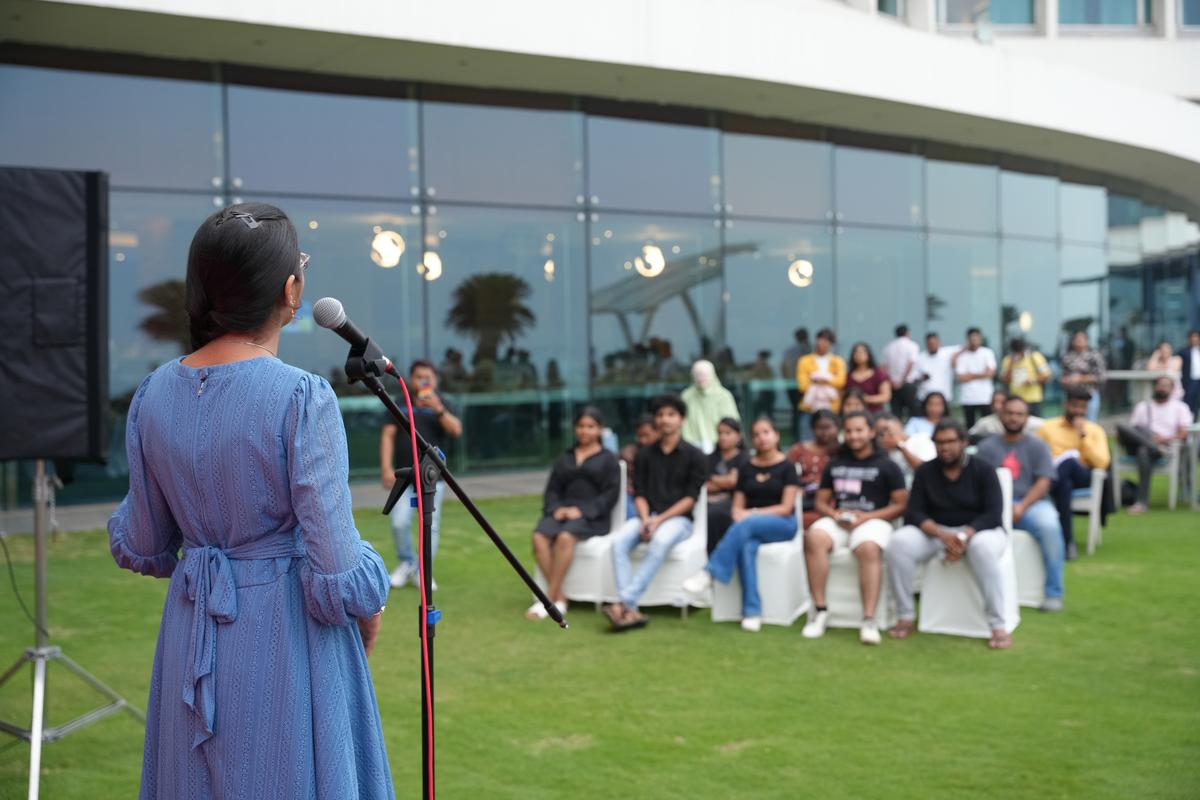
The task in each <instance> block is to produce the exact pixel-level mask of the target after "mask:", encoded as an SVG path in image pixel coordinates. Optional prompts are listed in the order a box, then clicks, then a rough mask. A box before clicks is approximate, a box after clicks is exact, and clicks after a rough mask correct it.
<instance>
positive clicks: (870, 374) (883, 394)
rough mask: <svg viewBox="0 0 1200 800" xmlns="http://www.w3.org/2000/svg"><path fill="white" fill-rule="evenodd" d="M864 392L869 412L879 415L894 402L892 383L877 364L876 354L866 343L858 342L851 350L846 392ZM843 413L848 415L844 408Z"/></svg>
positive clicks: (864, 399)
mask: <svg viewBox="0 0 1200 800" xmlns="http://www.w3.org/2000/svg"><path fill="white" fill-rule="evenodd" d="M853 389H857V390H858V391H860V392H862V395H863V401H864V402H865V403H866V405H867V411H869V412H871V413H872V414H878V413H880V412H881V411H883V407H884V406H885V405H887V404H888V403H890V402H892V382H891V381H890V380H888V376H887V373H886V372H884V371H883V370H882V369H881V368H880V367H879V366H878V365H877V364H876V363H875V354H874V353H872V352H871V347H870V346H869V345H868V344H867V343H866V342H856V343H855V345H854V347H853V348H851V350H850V372H849V373H848V374H847V375H846V389H845V391H846V392H850V391H851V390H853ZM842 411H843V412H844V413H848V412H847V410H846V408H845V407H843V408H842Z"/></svg>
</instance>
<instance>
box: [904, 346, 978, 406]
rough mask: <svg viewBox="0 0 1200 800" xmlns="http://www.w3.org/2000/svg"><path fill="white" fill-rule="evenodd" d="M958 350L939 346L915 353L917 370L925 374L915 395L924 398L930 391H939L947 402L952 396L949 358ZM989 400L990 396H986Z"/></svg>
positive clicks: (952, 377) (951, 371)
mask: <svg viewBox="0 0 1200 800" xmlns="http://www.w3.org/2000/svg"><path fill="white" fill-rule="evenodd" d="M956 352H958V351H957V349H956V348H953V347H943V348H940V349H939V350H938V351H937V352H936V353H932V354H931V353H929V352H928V351H925V352H922V353H920V354H918V355H917V370H916V371H917V372H918V373H920V374H921V375H925V376H927V377H926V378H925V380H924V381H922V382H921V386H920V388H919V389H917V397H918V398H919V399H921V400H924V399H925V397H926V395H928V394H929V393H930V392H941V393H942V395H943V396H944V397H945V398H946V402H947V403H949V402H950V400H951V398H953V397H954V368H953V367H951V366H950V359H952V358H954V354H955V353H956ZM988 402H991V398H990V397H989V398H988Z"/></svg>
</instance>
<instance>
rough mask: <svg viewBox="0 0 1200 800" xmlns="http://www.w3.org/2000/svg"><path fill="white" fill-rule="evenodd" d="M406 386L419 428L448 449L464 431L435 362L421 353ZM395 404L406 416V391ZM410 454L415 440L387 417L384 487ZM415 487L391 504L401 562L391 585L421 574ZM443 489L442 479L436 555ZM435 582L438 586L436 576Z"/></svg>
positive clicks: (382, 445) (433, 536) (433, 533)
mask: <svg viewBox="0 0 1200 800" xmlns="http://www.w3.org/2000/svg"><path fill="white" fill-rule="evenodd" d="M408 390H409V392H411V393H412V403H413V416H414V417H415V419H416V425H417V433H419V434H421V436H422V437H423V438H424V439H425V441H427V442H429V443H430V444H431V445H433V446H434V447H436V448H438V449H439V450H441V451H443V452H445V450H446V446H447V444H448V443H449V441H450V439H453V438H457V437H459V436H461V435H462V422H461V421H459V419H458V417H457V416H455V415H454V409H453V407H452V406H450V404H449V403H447V402H446V401H445V400H443V399H442V397H441V395H439V394H438V391H437V371H436V370H434V368H433V364H432V363H430V362H429V361H424V360H421V359H418V360H417V361H414V362H413V363H412V366H411V367H410V368H409V370H408ZM396 405H398V406H400V409H401V410H402V411H404V412H405V416H407V408H406V405H405V403H404V398H403V397H400V398H398V400H397V402H396ZM412 457H413V456H412V441H411V439H410V437H409V436H408V432H407V431H401V430H400V426H399V425H397V424H396V423H395V421H394V420H392V419H391V417H388V419H387V421H386V422H385V423H384V425H383V431H382V432H381V433H380V436H379V471H380V477H381V478H382V480H383V488H385V489H388V490H390V489H391V488H392V486H394V485H395V483H396V472H395V471H396V470H397V469H399V468H400V467H411V466H412ZM412 492H413V489H412V486H409V488H407V489H405V490H404V494H403V495H401V496H400V501H399V502H398V503H396V505H395V506H394V507H393V508H392V515H391V522H392V540H393V542H394V543H395V545H396V558H397V560H398V561H399V562H400V563H399V564H397V565H396V568H395V569H394V570H392V587H393V588H399V587H401V586H404V585H405V584H406V583H408V582H409V581H414V582H417V581H419V579H420V576H419V575H418V573H417V556H416V553H415V552H414V551H413V544H412V514H413V508H412V504H411V502H410V501H411V498H412V496H413V495H412ZM445 495H446V484H445V482H444V481H438V485H437V493H436V494H435V495H434V501H433V521H432V525H431V527H432V530H430V532H429V536H430V542H429V544H430V547H431V548H432V550H433V554H434V555H435V556H436V555H437V547H438V533H439V532H440V530H441V526H442V499H443V498H444V497H445ZM430 566H432V565H430ZM432 586H433V588H434V589H436V588H437V581H436V580H435V581H434V582H433V584H432Z"/></svg>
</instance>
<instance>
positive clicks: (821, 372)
mask: <svg viewBox="0 0 1200 800" xmlns="http://www.w3.org/2000/svg"><path fill="white" fill-rule="evenodd" d="M835 344H837V337H836V336H835V335H834V333H833V331H832V330H830V329H829V328H822V329H821V330H819V331H817V342H816V346H815V347H814V348H813V351H812V352H811V353H809V354H808V355H805V356H801V357H800V360H799V361H797V362H796V386H797V388H799V389H800V410H801V411H805V412H808V413H809V414H812V413H815V412H817V411H820V410H821V409H823V408H827V409H829V410H830V411H833V412H834V413H837V411H838V409H840V408H841V405H842V389H843V387H845V385H846V362H845V361H843V360H842V357H841V356H839V355H836V354H834V353H833V352H832V349H833V346H834V345H835Z"/></svg>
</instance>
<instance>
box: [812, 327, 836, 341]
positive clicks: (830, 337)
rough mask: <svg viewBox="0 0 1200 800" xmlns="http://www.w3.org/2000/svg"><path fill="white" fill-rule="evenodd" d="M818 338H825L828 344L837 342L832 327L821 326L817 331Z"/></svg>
mask: <svg viewBox="0 0 1200 800" xmlns="http://www.w3.org/2000/svg"><path fill="white" fill-rule="evenodd" d="M817 338H818V339H825V340H827V341H828V342H829V343H830V344H837V334H835V333H834V332H833V328H821V330H819V331H817Z"/></svg>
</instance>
